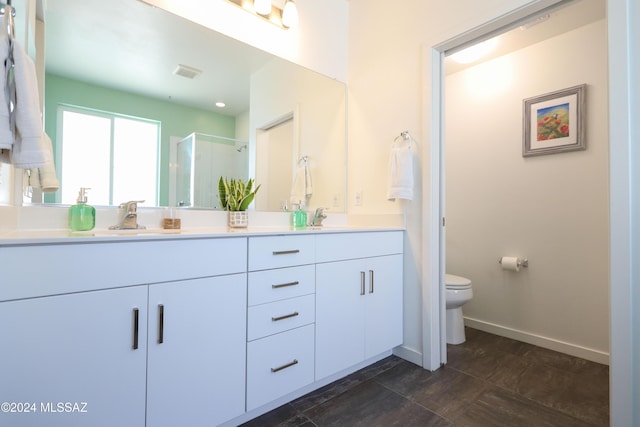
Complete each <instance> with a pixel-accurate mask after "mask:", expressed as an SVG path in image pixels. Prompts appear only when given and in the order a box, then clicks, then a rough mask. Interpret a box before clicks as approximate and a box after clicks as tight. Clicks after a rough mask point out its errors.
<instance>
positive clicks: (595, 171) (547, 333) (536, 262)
mask: <svg viewBox="0 0 640 427" xmlns="http://www.w3.org/2000/svg"><path fill="white" fill-rule="evenodd" d="M552 19H553V18H552ZM606 60H607V46H606V22H605V21H604V20H603V21H599V22H597V23H594V24H590V25H587V26H584V27H581V28H579V29H577V30H574V31H571V32H569V33H566V34H563V35H561V36H558V37H554V38H551V39H548V40H546V41H544V42H542V43H538V44H536V45H533V46H530V47H528V48H525V49H522V50H520V51H517V52H515V53H512V54H509V55H505V56H502V57H500V58H497V59H494V60H492V61H488V62H485V63H482V64H479V65H476V66H474V67H471V68H469V69H466V70H464V71H460V72H457V73H455V74H452V75H450V76H448V77H447V79H446V90H445V96H446V117H447V120H446V129H445V134H446V171H447V174H446V217H447V227H446V233H447V234H446V235H447V257H446V259H447V271H448V272H450V273H453V274H458V275H462V276H465V277H468V278H470V279H471V280H472V282H473V290H474V298H473V300H472V301H470V302H469V303H468V304H466V305H465V306H464V308H463V311H464V314H465V317H467V318H471V319H473V320H474V322H473V323H472V324H471V325H472V326H475V327H480V328H482V329H485V330H489V331H491V332H495V333H499V334H502V335H507V336H512V337H515V338H518V339H521V340H524V341H528V342H531V343H534V344H537V345H542V346H545V347H549V348H553V349H556V350H560V351H564V352H567V353H570V354H573V355H576V356H580V357H585V358H588V359H591V360H595V361H598V362H601V363H608V352H609V307H608V292H609V280H608V274H609V270H608V265H609V263H608V254H609V251H608V201H609V198H608V194H609V182H608V135H607V131H608V126H607V120H606V117H607V64H606ZM582 83H586V84H587V90H586V100H587V104H586V112H587V115H586V117H585V119H586V127H587V135H586V137H587V150H586V151H574V152H568V153H561V154H553V155H545V156H535V157H526V158H524V157H522V154H521V152H522V100H523V99H525V98H529V97H532V96H537V95H541V94H544V93H548V92H552V91H555V90H560V89H564V88H567V87H571V86H576V85H578V84H582ZM502 255H519V256H522V257H526V258H528V259H529V263H530V267H529V268H523V269H521V271H520V273H515V272H509V271H504V270H502V269H501V268H500V265H499V264H498V262H497V260H498V258H499V257H500V256H502ZM514 332H515V333H514ZM517 332H520V333H519V334H518V333H517Z"/></svg>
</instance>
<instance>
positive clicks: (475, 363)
mask: <svg viewBox="0 0 640 427" xmlns="http://www.w3.org/2000/svg"><path fill="white" fill-rule="evenodd" d="M449 354H450V355H451V356H453V357H451V358H449V360H448V363H447V366H448V367H450V368H455V369H457V370H459V371H461V372H464V373H466V374H469V375H472V376H474V377H477V378H481V379H487V378H489V377H491V376H492V375H495V374H496V373H497V372H499V371H500V370H502V368H503V366H505V365H507V364H510V363H513V361H514V360H517V359H520V356H515V355H513V354H511V353H507V352H504V351H502V350H498V349H496V348H494V347H492V346H486V347H475V348H472V349H469V348H464V349H455V350H453V349H452V350H450V351H449Z"/></svg>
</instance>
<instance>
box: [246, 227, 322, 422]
mask: <svg viewBox="0 0 640 427" xmlns="http://www.w3.org/2000/svg"><path fill="white" fill-rule="evenodd" d="M314 260H315V246H314V236H312V235H301V236H271V237H251V238H249V280H248V292H249V296H248V315H247V317H248V328H247V341H248V342H247V411H251V410H253V409H256V408H259V407H260V406H262V405H264V404H267V403H269V402H271V401H273V400H275V399H277V398H279V397H281V396H284V395H286V394H288V393H290V392H293V391H295V390H298V389H300V388H302V387H304V386H306V385H309V384H311V383H313V381H314V360H315V354H314V351H315V349H314V341H315V327H314V323H315V267H314V265H313V263H314ZM273 267H278V268H273Z"/></svg>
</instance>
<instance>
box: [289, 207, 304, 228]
mask: <svg viewBox="0 0 640 427" xmlns="http://www.w3.org/2000/svg"><path fill="white" fill-rule="evenodd" d="M303 206H304V205H303V204H302V200H301V201H300V202H299V203H297V204H294V207H295V210H294V211H293V213H292V216H293V227H294V228H304V227H306V226H307V212H306V211H305V210H304V209H303Z"/></svg>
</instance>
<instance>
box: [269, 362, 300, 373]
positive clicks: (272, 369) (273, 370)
mask: <svg viewBox="0 0 640 427" xmlns="http://www.w3.org/2000/svg"><path fill="white" fill-rule="evenodd" d="M297 364H298V360H297V359H293V361H291V362H289V363H287V364H286V365H282V366H279V367H277V368H271V372H273V373H276V372H278V371H282V370H283V369H287V368H290V367H292V366H293V365H297Z"/></svg>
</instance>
